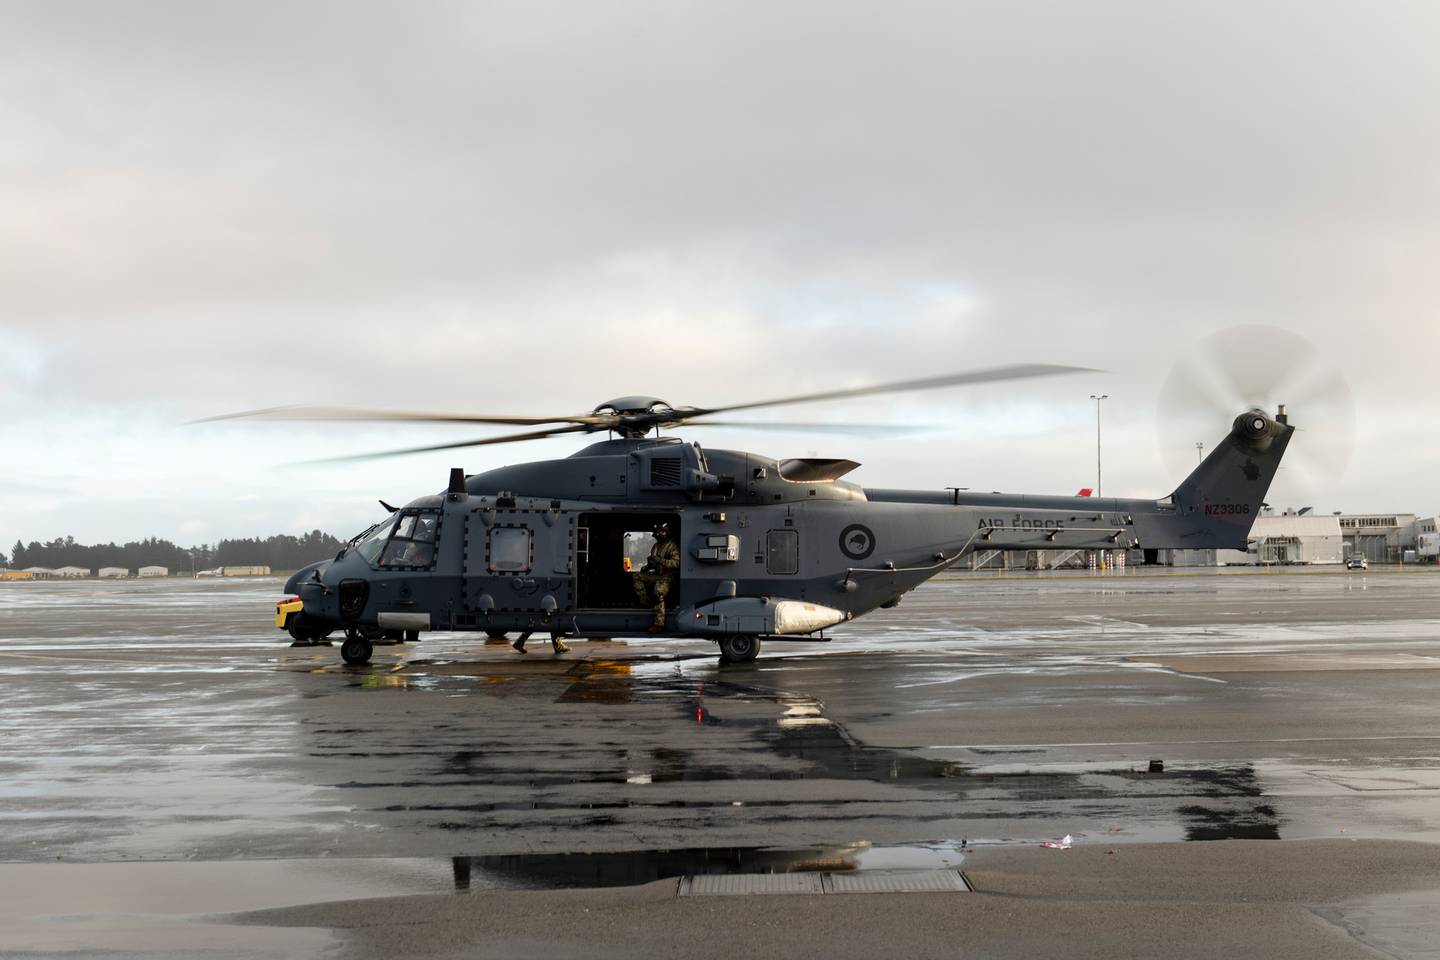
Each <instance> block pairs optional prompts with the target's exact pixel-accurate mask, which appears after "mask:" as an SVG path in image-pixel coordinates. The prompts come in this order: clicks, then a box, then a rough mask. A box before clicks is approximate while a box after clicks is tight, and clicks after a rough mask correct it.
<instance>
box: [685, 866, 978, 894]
mask: <svg viewBox="0 0 1440 960" xmlns="http://www.w3.org/2000/svg"><path fill="white" fill-rule="evenodd" d="M969 890H970V887H969V886H968V885H967V884H966V883H965V878H964V877H962V876H961V875H960V871H958V870H862V871H858V872H854V873H730V874H701V875H698V876H688V877H684V878H682V879H681V881H680V890H679V894H678V895H679V896H682V897H735V896H751V895H756V894H759V895H765V894H771V895H773V894H812V895H813V894H822V893H966V892H968V891H969Z"/></svg>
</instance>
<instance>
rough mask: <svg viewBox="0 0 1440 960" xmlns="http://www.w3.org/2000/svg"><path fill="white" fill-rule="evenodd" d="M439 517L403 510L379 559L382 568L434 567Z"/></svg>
mask: <svg viewBox="0 0 1440 960" xmlns="http://www.w3.org/2000/svg"><path fill="white" fill-rule="evenodd" d="M439 525H440V514H439V513H436V512H434V511H429V510H403V511H401V513H400V518H399V520H398V521H397V522H396V524H395V532H394V533H393V534H391V536H390V542H389V543H387V544H386V545H385V552H384V553H383V554H381V556H380V566H382V567H431V566H433V565H434V563H435V534H436V532H437V530H438V528H439Z"/></svg>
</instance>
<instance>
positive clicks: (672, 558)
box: [635, 523, 680, 633]
mask: <svg viewBox="0 0 1440 960" xmlns="http://www.w3.org/2000/svg"><path fill="white" fill-rule="evenodd" d="M679 576H680V548H679V547H677V546H676V545H675V540H674V539H673V538H672V537H671V536H670V525H669V524H668V523H662V524H660V525H659V526H657V527H656V528H655V544H654V545H653V546H652V547H651V548H650V557H649V559H647V560H646V561H645V566H644V567H642V568H641V570H640V572H639V573H637V574H635V597H636V599H638V600H639V601H640V603H641V604H643V605H644V606H647V607H653V608H654V610H655V622H654V623H652V624H651V625H650V632H651V633H659V632H660V631H662V630H664V629H665V597H666V595H667V594H669V593H670V592H671V591H672V590H674V589H675V583H676V580H677V579H678V578H679Z"/></svg>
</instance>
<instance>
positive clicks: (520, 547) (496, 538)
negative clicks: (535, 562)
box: [490, 526, 533, 573]
mask: <svg viewBox="0 0 1440 960" xmlns="http://www.w3.org/2000/svg"><path fill="white" fill-rule="evenodd" d="M532 552H533V551H532V549H531V543H530V528H529V527H524V526H516V527H492V528H491V529H490V572H491V573H529V572H530V560H531V555H532Z"/></svg>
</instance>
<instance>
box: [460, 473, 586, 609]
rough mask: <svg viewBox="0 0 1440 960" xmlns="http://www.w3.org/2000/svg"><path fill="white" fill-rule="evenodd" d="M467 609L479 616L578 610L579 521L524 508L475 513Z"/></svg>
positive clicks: (468, 550) (469, 538)
mask: <svg viewBox="0 0 1440 960" xmlns="http://www.w3.org/2000/svg"><path fill="white" fill-rule="evenodd" d="M522 502H523V501H522ZM465 606H466V607H467V609H469V610H470V611H472V612H474V613H478V614H486V613H543V614H552V613H556V612H563V611H567V610H573V609H574V608H575V515H574V514H573V513H564V512H562V511H560V510H556V509H550V508H542V509H528V508H522V507H498V508H496V509H493V510H477V511H475V512H473V513H471V514H470V515H469V516H468V517H467V518H466V521H465Z"/></svg>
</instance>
